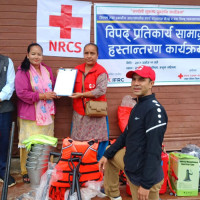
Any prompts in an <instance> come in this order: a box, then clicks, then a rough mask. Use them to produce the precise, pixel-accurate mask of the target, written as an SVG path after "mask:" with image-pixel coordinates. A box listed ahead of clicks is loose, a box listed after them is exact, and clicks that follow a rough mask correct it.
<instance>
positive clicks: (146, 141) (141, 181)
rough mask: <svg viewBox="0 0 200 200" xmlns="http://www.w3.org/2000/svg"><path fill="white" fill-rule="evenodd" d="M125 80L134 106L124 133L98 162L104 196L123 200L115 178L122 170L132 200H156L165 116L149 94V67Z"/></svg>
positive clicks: (151, 75) (152, 75) (160, 179)
mask: <svg viewBox="0 0 200 200" xmlns="http://www.w3.org/2000/svg"><path fill="white" fill-rule="evenodd" d="M126 77H127V78H131V79H132V83H131V88H132V90H133V94H134V95H135V96H136V101H137V104H136V105H135V106H134V108H133V109H132V111H131V114H130V117H129V122H128V125H127V127H126V129H125V131H124V132H123V133H122V134H121V135H120V136H119V138H118V139H117V140H116V142H115V143H114V144H112V145H111V146H110V147H109V148H108V149H107V150H106V152H105V153H104V156H103V157H102V159H101V160H100V161H99V167H100V170H104V192H105V195H106V196H108V197H110V199H112V200H121V199H122V198H121V196H120V191H119V176H118V175H119V170H124V172H125V174H126V177H127V180H128V181H129V185H130V190H131V194H132V199H133V200H158V199H159V190H160V188H161V186H162V183H163V177H164V175H163V170H162V166H161V152H162V142H163V138H164V133H165V131H166V128H167V121H168V118H167V114H166V111H165V109H164V108H163V106H162V105H161V104H160V103H159V102H158V100H157V99H156V98H155V95H154V94H153V93H152V87H153V85H154V81H155V72H154V70H152V68H151V67H148V66H140V67H138V68H137V69H136V70H135V71H129V72H128V73H127V74H126ZM124 147H126V148H124Z"/></svg>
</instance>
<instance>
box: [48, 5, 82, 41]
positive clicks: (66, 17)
mask: <svg viewBox="0 0 200 200" xmlns="http://www.w3.org/2000/svg"><path fill="white" fill-rule="evenodd" d="M82 25H83V18H82V17H72V6H69V5H62V6H61V16H55V15H50V17H49V26H55V27H60V38H66V39H71V29H72V28H82Z"/></svg>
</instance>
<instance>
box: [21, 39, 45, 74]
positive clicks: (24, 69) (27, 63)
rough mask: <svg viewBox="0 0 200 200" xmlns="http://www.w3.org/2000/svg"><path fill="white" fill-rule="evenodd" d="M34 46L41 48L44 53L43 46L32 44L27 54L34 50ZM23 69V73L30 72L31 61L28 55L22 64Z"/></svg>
mask: <svg viewBox="0 0 200 200" xmlns="http://www.w3.org/2000/svg"><path fill="white" fill-rule="evenodd" d="M33 46H38V47H40V48H41V50H42V52H43V48H42V46H41V45H39V44H38V43H31V44H29V45H28V48H27V53H29V52H30V50H31V48H32V47H33ZM21 69H22V70H23V71H28V70H29V69H30V61H29V59H28V58H27V55H26V57H25V58H24V60H23V62H22V64H21Z"/></svg>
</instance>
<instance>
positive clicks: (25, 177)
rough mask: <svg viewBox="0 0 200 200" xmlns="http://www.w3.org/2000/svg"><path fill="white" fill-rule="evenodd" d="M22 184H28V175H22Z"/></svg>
mask: <svg viewBox="0 0 200 200" xmlns="http://www.w3.org/2000/svg"><path fill="white" fill-rule="evenodd" d="M23 182H24V183H30V179H29V176H28V174H24V175H23Z"/></svg>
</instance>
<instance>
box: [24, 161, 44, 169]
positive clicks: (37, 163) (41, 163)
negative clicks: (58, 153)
mask: <svg viewBox="0 0 200 200" xmlns="http://www.w3.org/2000/svg"><path fill="white" fill-rule="evenodd" d="M26 166H27V167H34V168H35V167H36V168H40V167H44V166H48V160H47V161H43V160H41V161H35V162H33V161H31V162H30V161H28V160H27V161H26Z"/></svg>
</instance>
